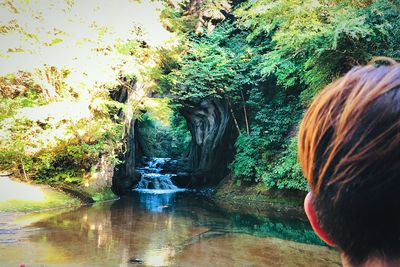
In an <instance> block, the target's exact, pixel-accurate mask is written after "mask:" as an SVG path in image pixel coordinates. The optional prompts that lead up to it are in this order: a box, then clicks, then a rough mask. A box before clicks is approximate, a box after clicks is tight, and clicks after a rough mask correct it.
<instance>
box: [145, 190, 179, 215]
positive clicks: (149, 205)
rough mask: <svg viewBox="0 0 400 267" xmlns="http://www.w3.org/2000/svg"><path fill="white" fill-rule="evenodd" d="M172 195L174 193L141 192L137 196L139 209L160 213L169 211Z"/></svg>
mask: <svg viewBox="0 0 400 267" xmlns="http://www.w3.org/2000/svg"><path fill="white" fill-rule="evenodd" d="M174 195H175V193H164V192H162V193H159V194H157V193H151V192H142V193H141V194H139V203H140V207H141V208H143V209H146V210H148V211H150V212H162V211H164V210H166V209H171V208H172V204H173V202H172V200H173V197H174Z"/></svg>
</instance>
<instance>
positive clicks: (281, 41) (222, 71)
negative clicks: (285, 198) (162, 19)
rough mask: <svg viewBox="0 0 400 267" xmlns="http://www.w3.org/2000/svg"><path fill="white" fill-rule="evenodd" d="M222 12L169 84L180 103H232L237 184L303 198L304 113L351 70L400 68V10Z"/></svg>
mask: <svg viewBox="0 0 400 267" xmlns="http://www.w3.org/2000/svg"><path fill="white" fill-rule="evenodd" d="M223 2H224V1H220V2H218V1H213V2H212V3H211V2H206V3H205V4H204V5H203V6H202V7H201V11H202V14H205V13H207V14H217V15H214V17H213V16H208V17H206V18H205V16H204V15H203V17H202V18H201V17H200V20H202V22H203V24H202V25H207V23H204V19H208V20H209V21H211V22H215V21H218V20H222V19H221V18H220V17H221V15H222V14H225V15H224V16H222V17H224V19H223V20H224V21H223V22H218V23H216V26H215V28H213V29H212V30H208V31H207V30H206V29H203V31H201V30H200V31H199V29H198V28H196V30H197V32H196V33H197V34H194V30H192V31H191V32H190V31H189V32H187V31H186V32H184V33H182V34H185V36H187V37H188V40H189V43H188V45H187V50H186V53H185V55H184V56H183V57H182V58H181V60H180V61H179V67H177V68H175V69H174V70H172V71H171V72H170V73H169V74H168V75H166V76H165V77H164V79H165V80H167V81H168V82H169V84H170V90H171V92H172V93H173V94H175V95H176V96H177V97H178V102H179V101H181V102H182V101H183V102H184V101H188V100H190V101H196V100H198V99H202V98H207V97H217V98H223V99H226V100H227V101H228V103H230V105H231V106H232V110H231V111H232V112H231V113H232V114H231V115H232V117H233V119H234V122H235V124H236V128H237V130H238V138H237V139H236V143H235V149H236V153H235V156H234V160H233V162H232V163H231V164H230V168H231V170H232V173H233V176H234V177H235V179H237V180H238V181H243V182H264V183H265V184H266V186H267V187H269V188H273V187H275V188H278V189H300V190H306V188H307V186H306V183H305V180H304V178H303V177H302V174H301V170H300V168H299V166H298V164H297V156H296V154H297V153H296V149H297V145H296V144H297V140H296V137H295V136H296V130H297V125H298V122H299V119H300V118H301V115H302V112H303V110H304V109H305V108H306V107H307V104H308V103H309V101H310V100H311V99H312V97H313V96H314V95H315V94H316V92H318V91H319V90H320V89H322V88H323V87H324V86H325V85H326V84H328V83H329V82H331V81H332V80H333V79H334V78H335V77H338V76H339V75H341V74H342V73H344V72H345V71H347V70H349V69H350V68H351V67H352V66H354V65H358V64H366V63H367V62H368V61H369V60H370V59H371V58H372V57H374V56H389V57H394V58H397V59H398V58H400V50H399V49H398V48H399V45H400V38H399V36H400V35H399V26H400V25H399V18H400V2H399V1H380V0H378V1H301V2H299V1H288V0H281V1H268V0H258V1H247V2H243V3H239V4H237V3H235V4H233V6H232V7H231V8H230V9H229V10H222V8H221V6H225V7H226V6H227V5H223V4H221V3H223ZM215 12H217V13H215ZM218 12H219V13H218ZM227 12H229V14H227ZM177 14H180V15H181V16H182V17H185V16H187V15H186V13H185V12H184V11H182V10H181V13H179V12H177V11H175V13H173V15H174V16H175V17H176V16H178V17H179V15H177ZM218 14H219V15H220V16H218ZM187 21H188V20H187V19H186V20H182V19H181V20H179V21H178V22H179V23H181V24H182V23H183V24H184V23H187ZM189 21H190V20H189ZM176 28H179V29H186V28H185V27H176ZM164 84H168V83H164Z"/></svg>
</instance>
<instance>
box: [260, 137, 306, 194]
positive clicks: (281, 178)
mask: <svg viewBox="0 0 400 267" xmlns="http://www.w3.org/2000/svg"><path fill="white" fill-rule="evenodd" d="M284 149H285V150H284V151H283V152H282V153H281V154H280V155H279V156H278V159H277V160H275V161H271V162H270V163H268V164H267V167H266V171H265V172H264V173H263V174H262V179H263V181H264V183H265V184H266V185H267V186H268V187H269V188H273V187H276V188H278V189H297V190H303V191H306V190H308V186H307V182H306V179H305V178H304V176H303V174H302V172H301V167H300V165H299V163H298V161H297V138H292V139H291V140H290V143H289V145H288V146H286V147H284Z"/></svg>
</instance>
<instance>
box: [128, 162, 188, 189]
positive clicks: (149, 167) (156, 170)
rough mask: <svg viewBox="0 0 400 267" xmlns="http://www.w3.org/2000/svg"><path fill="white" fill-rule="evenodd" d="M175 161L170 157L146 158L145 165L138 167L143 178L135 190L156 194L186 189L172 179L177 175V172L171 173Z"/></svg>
mask: <svg viewBox="0 0 400 267" xmlns="http://www.w3.org/2000/svg"><path fill="white" fill-rule="evenodd" d="M175 163H176V160H172V159H170V158H145V164H144V166H143V167H140V168H137V171H138V172H139V173H140V174H141V180H140V181H139V183H138V185H137V186H136V187H135V189H134V190H135V191H138V192H145V193H156V194H159V193H172V192H177V191H184V190H185V189H182V188H178V187H177V186H176V185H174V184H173V182H172V181H171V178H172V177H173V176H176V173H170V172H172V170H171V166H174V164H175ZM172 169H173V168H172Z"/></svg>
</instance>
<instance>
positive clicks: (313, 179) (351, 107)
mask: <svg viewBox="0 0 400 267" xmlns="http://www.w3.org/2000/svg"><path fill="white" fill-rule="evenodd" d="M378 61H379V62H382V61H384V62H385V63H387V64H388V65H381V66H374V65H373V64H376V63H377V62H378ZM298 136H299V142H298V150H299V160H300V163H301V166H302V169H303V174H304V176H305V177H306V178H307V180H308V183H309V186H310V188H311V191H312V192H313V196H314V202H313V205H314V208H315V210H316V211H317V217H318V220H319V221H320V224H321V226H322V228H323V229H324V230H325V231H326V232H327V234H328V235H329V237H330V238H331V239H332V241H333V242H335V243H336V244H337V245H338V247H339V248H340V249H341V250H343V251H344V252H345V254H346V255H347V256H348V257H349V258H350V259H351V260H352V261H353V262H358V263H360V262H362V261H365V260H366V259H367V258H368V257H371V256H373V255H375V256H379V255H381V256H382V254H383V255H384V256H393V257H394V256H396V257H399V258H400V65H399V64H398V63H396V61H394V60H392V59H387V58H377V59H376V60H375V61H373V62H372V64H371V65H367V66H364V67H354V68H353V69H352V70H350V71H349V72H348V73H347V74H345V76H344V77H342V78H340V79H338V80H337V81H335V82H333V83H331V84H330V85H328V86H327V87H326V88H325V89H324V90H323V91H321V93H320V94H319V95H318V96H317V97H316V98H315V100H314V101H313V103H312V104H311V106H310V107H309V109H308V111H307V112H306V114H305V116H304V119H303V121H302V123H301V125H300V129H299V135H298Z"/></svg>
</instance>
